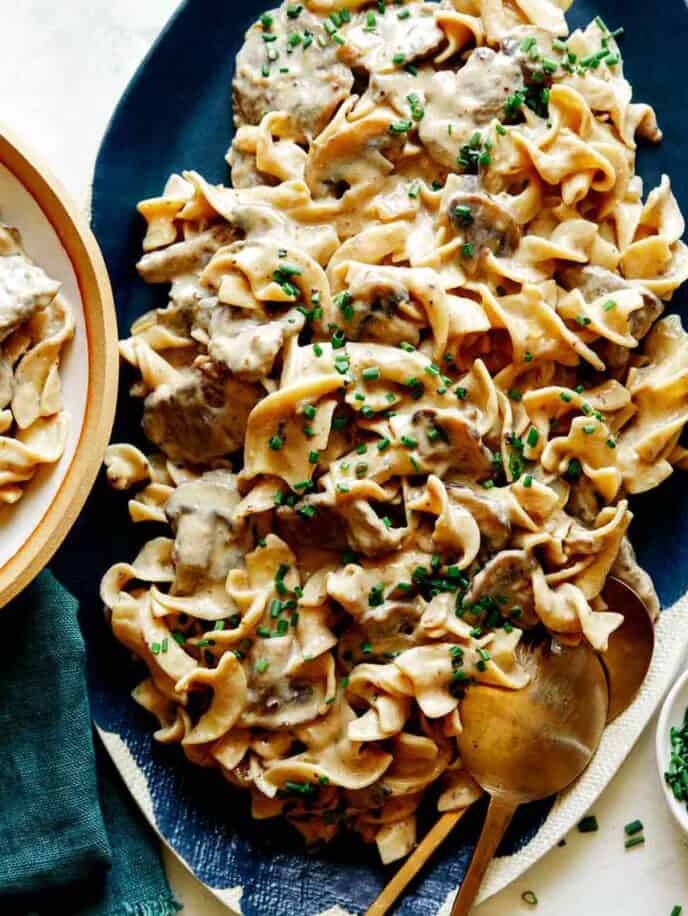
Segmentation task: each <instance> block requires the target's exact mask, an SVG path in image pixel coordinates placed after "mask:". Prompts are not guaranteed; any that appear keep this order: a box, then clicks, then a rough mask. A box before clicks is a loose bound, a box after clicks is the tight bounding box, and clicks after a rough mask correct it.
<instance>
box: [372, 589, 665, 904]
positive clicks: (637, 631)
mask: <svg viewBox="0 0 688 916" xmlns="http://www.w3.org/2000/svg"><path fill="white" fill-rule="evenodd" d="M603 595H604V598H605V600H606V602H607V604H608V606H609V610H610V611H615V612H617V613H619V614H623V616H624V622H623V624H622V625H621V626H620V627H619V629H618V630H616V631H615V632H614V633H612V635H611V636H610V638H609V647H608V649H607V651H606V652H605V653H604V654H603V655H600V656H599V658H600V659H601V661H602V663H603V665H604V668H605V671H606V673H607V682H608V690H609V709H608V713H607V723H609V722H612V721H613V720H614V719H616V718H617V717H618V716H620V715H621V713H623V712H625V711H626V710H627V709H628V707H629V706H630V705H631V703H632V702H633V700H634V699H635V697H636V694H637V693H638V690H639V689H640V687H641V686H642V684H643V681H644V680H645V677H646V675H647V672H648V669H649V667H650V663H651V660H652V654H653V651H654V644H655V630H654V624H653V623H652V618H651V616H650V612H649V611H648V610H647V608H646V606H645V604H644V603H643V601H642V600H641V599H640V598H639V596H638V595H637V594H636V593H635V592H634V591H633V589H631V588H630V587H629V586H628V585H626V583H625V582H622V581H621V580H620V579H616V578H615V577H609V578H608V579H607V584H606V585H605V588H604V592H603ZM463 814H465V811H459V812H449V813H448V814H444V815H442V817H441V818H440V819H439V820H438V821H437V823H436V824H435V826H434V827H433V829H432V830H431V831H430V832H429V833H428V834H427V836H426V837H425V838H424V839H423V842H422V843H421V844H420V845H419V846H418V847H417V848H416V849H415V851H414V852H413V854H412V855H411V856H410V857H409V859H408V860H407V861H406V862H405V863H404V865H402V867H401V868H400V869H399V871H398V872H397V873H396V875H395V876H394V878H392V880H391V881H390V882H389V884H387V886H386V887H385V889H384V890H383V892H382V893H381V894H380V896H379V897H378V898H377V900H376V901H375V903H374V904H373V905H372V906H371V907H370V909H369V910H368V912H367V913H366V916H384V914H385V913H387V912H388V911H389V910H390V909H391V907H392V906H393V904H394V903H395V902H396V900H397V899H398V898H399V897H400V896H401V895H402V894H403V892H404V891H405V890H406V888H407V886H408V885H409V884H410V883H411V881H412V880H413V878H415V876H416V875H417V874H418V872H419V871H420V870H421V868H422V867H423V866H424V865H425V863H426V862H427V861H428V859H430V858H431V857H432V855H433V854H434V853H435V852H436V851H437V848H438V847H439V846H440V845H441V843H442V842H443V841H444V840H445V838H446V837H447V836H448V835H449V834H450V833H451V831H452V830H453V829H454V827H455V826H456V824H457V823H458V822H459V820H460V819H461V817H462V816H463Z"/></svg>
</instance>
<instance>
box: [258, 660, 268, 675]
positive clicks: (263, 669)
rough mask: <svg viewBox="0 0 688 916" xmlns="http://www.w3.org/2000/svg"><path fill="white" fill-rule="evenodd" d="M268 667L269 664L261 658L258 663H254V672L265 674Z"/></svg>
mask: <svg viewBox="0 0 688 916" xmlns="http://www.w3.org/2000/svg"><path fill="white" fill-rule="evenodd" d="M269 667H270V662H269V661H267V659H264V658H261V659H260V660H259V661H257V662H256V671H257V672H258V674H265V672H266V671H267V670H268V668H269Z"/></svg>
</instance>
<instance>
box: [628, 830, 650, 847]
mask: <svg viewBox="0 0 688 916" xmlns="http://www.w3.org/2000/svg"><path fill="white" fill-rule="evenodd" d="M644 843H645V837H644V836H643V835H642V833H639V834H638V835H637V836H632V837H629V838H628V839H627V840H626V842H625V843H624V847H625V848H626V849H633V847H634V846H642V845H643V844H644Z"/></svg>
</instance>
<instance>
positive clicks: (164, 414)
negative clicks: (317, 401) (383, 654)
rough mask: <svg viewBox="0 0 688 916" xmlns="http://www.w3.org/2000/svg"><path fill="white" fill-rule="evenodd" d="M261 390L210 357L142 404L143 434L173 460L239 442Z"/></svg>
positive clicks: (229, 448)
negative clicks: (235, 375)
mask: <svg viewBox="0 0 688 916" xmlns="http://www.w3.org/2000/svg"><path fill="white" fill-rule="evenodd" d="M260 397H261V392H260V390H259V389H258V388H257V387H256V386H254V385H249V384H247V383H244V382H240V381H237V380H236V379H234V378H232V377H231V375H230V374H229V373H228V371H227V370H226V369H225V368H224V367H222V366H220V365H218V364H217V363H214V362H213V361H212V360H203V361H200V362H198V363H196V365H195V366H194V367H193V369H191V370H189V371H187V372H185V373H184V374H183V375H182V379H181V381H180V382H179V384H177V385H174V386H173V385H160V386H159V387H158V388H156V389H155V391H153V392H152V393H151V394H150V395H149V396H148V397H147V398H146V401H145V404H144V414H143V429H144V432H145V434H146V436H147V437H148V438H149V439H150V440H151V442H153V443H154V444H155V445H157V446H158V447H159V448H160V449H162V451H163V452H165V454H166V455H167V456H168V457H169V458H171V459H172V460H173V461H182V462H184V461H187V462H190V463H191V464H200V463H206V462H208V461H211V460H212V459H214V458H220V457H222V456H224V455H227V454H230V453H232V452H235V451H237V449H239V448H241V445H242V443H243V441H244V436H245V433H246V423H247V421H248V416H249V414H250V412H251V411H252V410H253V408H254V407H255V405H256V404H257V403H258V401H259V400H260Z"/></svg>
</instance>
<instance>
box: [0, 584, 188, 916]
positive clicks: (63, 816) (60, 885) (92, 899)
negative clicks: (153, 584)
mask: <svg viewBox="0 0 688 916" xmlns="http://www.w3.org/2000/svg"><path fill="white" fill-rule="evenodd" d="M0 613H1V614H2V618H3V631H4V634H5V636H4V649H3V653H2V659H1V660H0V912H1V913H3V914H9V913H18V914H19V913H23V914H24V913H39V914H41V916H43V914H53V913H55V914H58V913H59V914H60V916H67V914H83V916H120V914H121V916H125V914H126V916H171V914H173V913H175V912H177V910H179V909H180V906H179V904H178V903H177V902H176V901H175V899H174V897H173V896H172V894H171V892H170V888H169V885H168V884H167V879H166V878H165V874H164V871H163V869H162V864H161V861H160V851H159V846H158V842H157V839H156V837H155V836H154V834H153V832H152V831H151V830H150V828H149V827H148V825H147V824H146V823H145V821H144V819H143V817H142V816H141V814H140V812H139V811H138V809H137V808H136V806H135V804H134V802H133V800H132V799H131V798H130V796H129V794H128V792H127V791H126V789H125V787H124V786H123V784H122V782H121V779H120V777H119V776H118V774H117V773H116V772H115V770H114V767H113V765H112V763H111V762H110V760H109V758H108V757H107V754H106V753H105V751H104V750H103V749H102V747H101V746H100V742H99V740H98V739H96V741H95V744H94V736H93V731H92V727H91V717H90V713H89V708H88V697H87V692H86V674H85V649H84V642H83V638H82V636H81V632H80V629H79V624H78V621H77V602H76V601H75V600H74V598H72V596H71V595H70V594H69V593H68V592H67V591H66V590H65V589H64V588H63V587H62V586H61V585H60V584H59V583H58V582H57V580H56V579H55V578H54V576H53V575H52V574H51V573H50V572H47V571H46V572H43V573H42V574H41V575H40V576H39V577H38V578H37V579H36V580H35V581H34V582H33V583H32V584H31V585H30V586H29V587H28V588H27V589H26V590H25V591H24V592H23V593H22V594H21V595H20V596H19V597H18V598H16V599H15V600H14V601H13V602H12V603H11V605H10V606H8V607H6V608H4V609H3V610H2V611H1V612H0Z"/></svg>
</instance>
